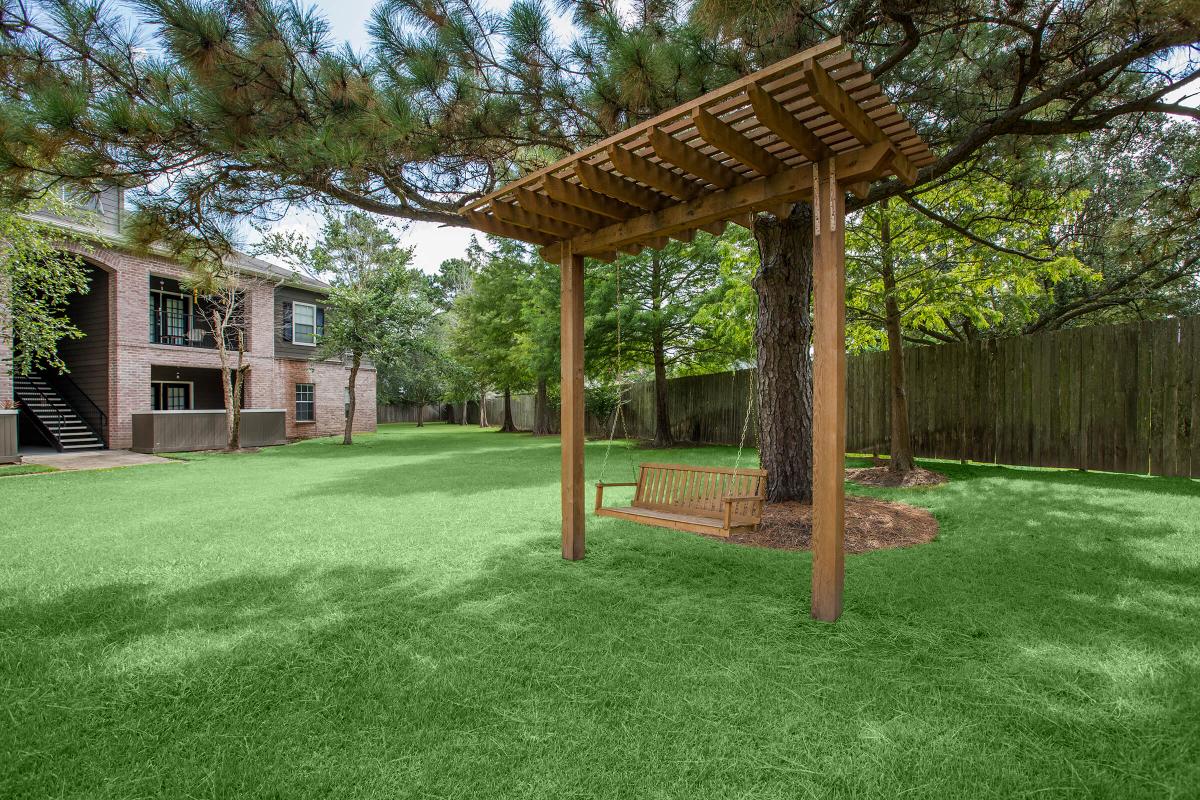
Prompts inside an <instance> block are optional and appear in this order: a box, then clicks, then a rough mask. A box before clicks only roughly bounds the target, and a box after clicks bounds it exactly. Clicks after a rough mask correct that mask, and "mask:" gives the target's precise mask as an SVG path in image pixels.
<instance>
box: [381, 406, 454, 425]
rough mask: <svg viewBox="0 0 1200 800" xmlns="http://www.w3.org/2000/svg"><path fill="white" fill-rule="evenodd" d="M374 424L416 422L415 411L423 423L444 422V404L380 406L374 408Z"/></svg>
mask: <svg viewBox="0 0 1200 800" xmlns="http://www.w3.org/2000/svg"><path fill="white" fill-rule="evenodd" d="M376 409H377V412H376V415H375V421H376V422H416V421H417V411H418V409H419V410H420V413H421V419H423V420H424V421H425V422H444V421H445V420H446V404H445V403H430V404H428V405H425V406H417V405H380V406H376Z"/></svg>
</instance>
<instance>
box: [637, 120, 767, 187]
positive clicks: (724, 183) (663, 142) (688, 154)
mask: <svg viewBox="0 0 1200 800" xmlns="http://www.w3.org/2000/svg"><path fill="white" fill-rule="evenodd" d="M650 146H651V147H653V148H654V152H655V153H657V154H658V157H659V158H661V159H662V160H663V161H666V162H667V163H668V164H674V165H675V166H677V167H679V168H680V169H681V170H683V171H684V172H686V173H688V174H689V175H695V176H696V177H697V178H699V179H700V180H703V181H708V182H709V183H711V184H712V185H713V186H716V187H717V188H718V189H730V188H732V187H734V186H737V185H738V184H739V183H744V182H745V178H743V177H742V176H741V175H738V174H737V173H736V172H734V171H733V170H731V169H730V168H729V167H727V166H725V165H724V164H722V163H721V162H719V161H714V160H713V159H711V158H709V157H708V156H706V155H704V153H701V152H700V151H699V150H697V149H696V148H694V147H692V146H691V145H690V144H687V143H686V142H681V141H680V140H679V139H676V138H675V137H674V136H672V135H671V134H669V133H667V132H666V131H664V130H662V129H661V128H654V129H652V130H651V131H650Z"/></svg>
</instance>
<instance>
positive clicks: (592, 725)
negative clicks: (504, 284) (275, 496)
mask: <svg viewBox="0 0 1200 800" xmlns="http://www.w3.org/2000/svg"><path fill="white" fill-rule="evenodd" d="M1056 491H1057V490H1056V489H1055V488H1053V487H1052V488H1050V489H1047V490H1046V492H1048V494H1046V495H1039V494H1036V493H1035V494H1033V495H1030V494H1029V493H1028V492H1024V491H1021V492H1013V493H1011V494H1010V495H1009V496H1008V497H1007V498H1006V499H1007V500H1008V501H1009V502H1010V503H1012V504H1014V512H1015V513H1014V514H1013V516H1012V520H1011V525H1012V527H1013V530H1005V529H1003V528H1002V527H999V526H998V525H997V524H995V523H994V522H990V523H988V524H981V525H979V526H978V527H977V529H976V530H973V531H972V530H971V529H970V528H969V527H967V526H965V525H961V524H960V525H958V527H956V528H955V529H954V530H953V531H952V533H953V534H954V535H953V536H951V537H948V538H947V540H946V541H945V542H938V543H934V544H931V545H927V546H923V547H920V548H911V549H909V550H901V551H886V552H878V553H873V554H870V555H869V556H862V557H851V558H849V559H848V561H847V572H848V576H847V614H846V616H845V617H844V618H843V620H842V621H841V622H840V623H838V624H837V625H832V626H831V625H822V624H819V623H814V622H811V621H809V620H808V619H807V616H806V614H807V601H808V592H807V584H808V576H809V565H810V559H809V557H808V556H807V554H800V553H775V552H771V551H761V550H754V549H750V548H740V547H733V546H729V545H725V544H723V543H718V542H712V541H709V540H705V539H701V538H697V537H694V536H691V535H689V534H683V533H676V532H671V531H663V530H649V529H646V528H643V527H640V526H635V525H631V524H628V523H624V522H621V521H618V520H604V521H603V522H602V523H596V524H591V525H590V526H589V530H590V539H589V553H588V557H587V559H586V560H585V561H583V562H581V563H567V562H563V561H562V560H561V559H560V558H559V557H558V554H557V551H558V547H557V541H556V540H555V539H554V537H538V538H536V539H534V540H532V541H527V542H523V543H520V544H515V545H512V546H509V547H506V548H504V549H503V550H502V551H500V552H498V553H497V554H495V555H494V556H492V557H491V558H489V559H487V560H486V561H484V562H483V563H482V564H481V565H480V566H479V568H478V569H477V570H476V571H475V572H474V573H473V574H471V575H469V576H468V577H466V578H464V579H462V580H460V581H458V582H454V583H451V584H449V585H440V584H432V583H430V582H428V581H427V580H425V579H424V578H423V576H422V575H420V574H419V573H414V572H413V571H411V570H409V569H400V568H393V567H378V566H376V567H369V566H365V565H346V566H341V567H338V568H335V569H327V570H318V569H311V568H309V569H296V570H291V571H288V572H282V573H261V572H246V573H242V574H238V575H234V576H231V577H226V578H222V579H220V580H216V581H212V582H209V583H203V584H199V585H195V586H190V587H185V588H182V589H177V590H172V589H169V588H166V587H161V586H154V585H149V584H146V583H138V582H129V581H122V582H113V583H109V584H104V585H100V586H95V587H90V588H85V589H79V590H75V591H71V592H67V593H64V594H62V595H59V596H56V597H52V598H49V599H44V600H39V599H36V598H28V597H21V596H9V597H7V598H6V599H5V600H4V601H3V606H2V607H3V609H4V611H3V625H2V627H0V633H2V635H3V637H4V638H5V641H6V643H7V644H6V647H5V649H4V652H5V656H4V661H3V664H4V672H5V673H6V675H7V678H8V680H7V684H6V685H7V686H8V687H10V688H11V689H13V690H14V691H12V692H10V694H9V697H11V698H15V700H14V701H13V702H10V703H8V709H9V716H10V719H11V720H12V722H13V728H12V732H11V734H10V735H11V736H13V737H14V741H10V742H9V743H8V744H7V745H6V747H5V749H6V750H8V751H9V756H8V757H7V758H6V759H5V762H6V764H7V766H5V767H0V776H2V781H0V786H3V787H6V791H5V792H4V793H5V794H6V795H7V796H13V797H17V796H22V795H29V796H38V795H50V794H72V793H74V794H87V795H89V796H93V797H103V796H113V797H116V796H131V795H158V796H184V795H189V794H192V795H205V796H233V795H238V796H264V797H267V796H270V797H284V796H286V797H305V796H311V797H319V796H328V795H331V794H333V795H347V794H354V795H355V796H359V797H388V796H396V795H401V794H402V795H409V796H421V795H461V796H473V797H486V796H493V797H514V796H522V797H561V796H564V795H566V794H571V793H578V791H579V787H584V786H586V787H588V790H587V794H589V795H592V796H650V795H654V794H662V793H664V792H667V791H673V790H669V789H668V787H680V788H681V790H682V791H685V792H686V793H687V794H688V796H696V797H701V796H729V795H736V794H745V793H752V794H755V795H756V796H761V797H794V796H797V795H803V794H806V793H807V794H816V795H822V794H824V795H830V796H839V795H840V796H880V797H894V796H896V795H897V794H899V793H900V792H901V791H902V790H904V789H913V790H914V791H917V792H918V793H921V794H926V795H928V796H983V795H989V796H1012V795H1014V794H1017V793H1019V792H1023V791H1034V790H1037V789H1047V788H1050V789H1054V787H1058V789H1060V790H1061V791H1058V792H1057V793H1059V794H1064V795H1065V794H1072V793H1076V794H1086V795H1089V796H1113V797H1118V796H1119V797H1136V796H1153V795H1156V794H1157V795H1159V796H1163V795H1166V794H1170V793H1171V792H1172V791H1175V792H1176V793H1180V796H1182V793H1183V792H1185V790H1186V787H1187V786H1188V785H1194V784H1188V783H1187V780H1188V779H1189V778H1190V777H1193V776H1194V774H1195V766H1194V765H1193V766H1191V767H1190V768H1189V767H1188V766H1187V765H1188V764H1189V763H1192V762H1189V761H1188V760H1187V759H1188V758H1191V757H1193V756H1194V755H1195V754H1196V753H1195V750H1196V747H1197V745H1196V742H1195V740H1194V739H1192V740H1189V739H1188V738H1187V732H1188V731H1194V727H1192V726H1193V723H1194V715H1195V714H1196V713H1197V712H1200V702H1198V701H1197V699H1196V697H1195V694H1194V692H1193V691H1191V690H1192V688H1194V686H1195V682H1196V681H1197V680H1198V679H1200V667H1198V664H1200V662H1198V661H1197V660H1196V659H1195V658H1192V657H1190V656H1188V652H1189V651H1188V648H1189V647H1193V645H1194V642H1195V641H1197V639H1198V638H1200V615H1197V614H1195V613H1194V612H1195V610H1196V609H1195V600H1196V592H1195V589H1196V587H1195V584H1194V580H1193V581H1192V582H1191V583H1189V578H1194V573H1191V572H1189V571H1188V570H1187V569H1186V568H1184V567H1178V568H1177V567H1174V566H1170V565H1163V564H1160V563H1156V562H1155V561H1154V559H1152V558H1149V559H1148V558H1147V557H1146V554H1145V552H1144V550H1143V548H1144V547H1145V544H1146V542H1148V541H1150V542H1153V541H1156V540H1158V539H1161V538H1163V537H1168V536H1171V535H1174V533H1175V532H1174V531H1173V530H1171V529H1169V526H1164V525H1162V524H1161V523H1156V524H1149V525H1143V526H1141V527H1138V526H1136V525H1131V524H1129V523H1128V522H1126V523H1125V524H1124V525H1122V524H1121V523H1122V521H1121V519H1120V518H1112V517H1111V516H1110V515H1111V507H1110V506H1109V505H1108V504H1107V503H1104V502H1102V501H1095V502H1093V501H1091V500H1087V501H1084V502H1082V503H1078V504H1077V505H1076V506H1075V512H1076V514H1077V518H1078V519H1079V520H1082V521H1085V522H1084V524H1076V525H1073V526H1058V527H1056V528H1054V529H1053V530H1048V531H1042V532H1040V533H1039V535H1038V536H1035V537H1032V538H1029V540H1028V541H1024V540H1022V541H1018V542H1016V543H1014V539H1022V538H1023V537H1021V536H1020V533H1021V529H1022V527H1023V524H1024V523H1025V522H1027V521H1029V520H1031V519H1033V518H1034V516H1035V515H1034V514H1032V513H1024V514H1023V513H1022V512H1021V506H1020V505H1019V503H1020V502H1021V501H1022V500H1024V501H1026V502H1027V503H1036V504H1044V503H1047V502H1053V501H1054V500H1055V499H1056V498H1055V492H1056ZM1001 499H1004V498H1001ZM1030 507H1032V506H1030ZM1092 518H1094V519H1095V520H1096V521H1094V523H1093V524H1091V525H1089V524H1086V520H1088V519H1092ZM1097 531H1099V535H1097ZM1108 534H1113V535H1108ZM1189 588H1190V589H1191V592H1190V593H1189V591H1188V589H1189ZM1189 611H1190V612H1191V613H1188V612H1189ZM1167 612H1171V613H1167ZM1189 643H1193V644H1189ZM1193 655H1194V651H1193ZM18 743H19V744H18ZM1189 769H1190V770H1191V771H1190V772H1189ZM981 786H985V787H987V788H986V789H985V790H981V789H980V787H981ZM1055 791H1057V790H1055ZM1055 791H1051V792H1050V793H1051V794H1054V793H1055Z"/></svg>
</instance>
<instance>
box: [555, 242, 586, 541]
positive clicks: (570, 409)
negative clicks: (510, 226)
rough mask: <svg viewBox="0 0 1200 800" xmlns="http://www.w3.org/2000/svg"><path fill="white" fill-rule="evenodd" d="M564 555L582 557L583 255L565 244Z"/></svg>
mask: <svg viewBox="0 0 1200 800" xmlns="http://www.w3.org/2000/svg"><path fill="white" fill-rule="evenodd" d="M561 252H562V257H561V267H562V283H561V295H560V296H561V301H562V311H561V314H562V316H561V323H562V343H561V347H562V353H561V355H562V358H561V362H562V386H561V389H560V392H561V411H560V413H561V430H562V557H563V558H565V559H567V560H568V561H578V560H579V559H581V558H583V549H584V548H583V545H584V522H583V519H584V518H583V512H584V507H583V436H584V428H583V425H584V418H583V256H580V255H576V254H575V253H574V251H573V250H572V248H571V243H570V242H569V241H564V242H563V243H562V251H561Z"/></svg>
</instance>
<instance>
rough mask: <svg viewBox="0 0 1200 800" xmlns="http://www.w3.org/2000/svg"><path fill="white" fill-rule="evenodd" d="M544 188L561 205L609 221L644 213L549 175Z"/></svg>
mask: <svg viewBox="0 0 1200 800" xmlns="http://www.w3.org/2000/svg"><path fill="white" fill-rule="evenodd" d="M542 188H543V189H544V190H545V192H546V194H548V195H550V197H552V198H554V199H555V200H557V201H559V202H560V203H566V204H567V205H570V206H575V207H576V208H580V209H583V210H584V211H589V212H591V213H593V214H599V215H600V216H602V217H608V218H609V219H616V220H624V219H629V218H630V217H635V216H637V215H638V214H640V213H641V212H642V209H639V208H637V207H636V206H631V205H629V204H628V203H622V202H621V201H620V200H614V199H613V198H611V197H609V196H608V195H606V194H600V193H599V192H593V191H592V190H591V189H588V188H586V187H584V186H578V185H576V184H574V183H570V182H569V181H564V180H563V179H562V178H556V177H555V176H553V175H547V176H546V177H544V178H543V179H542Z"/></svg>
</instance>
